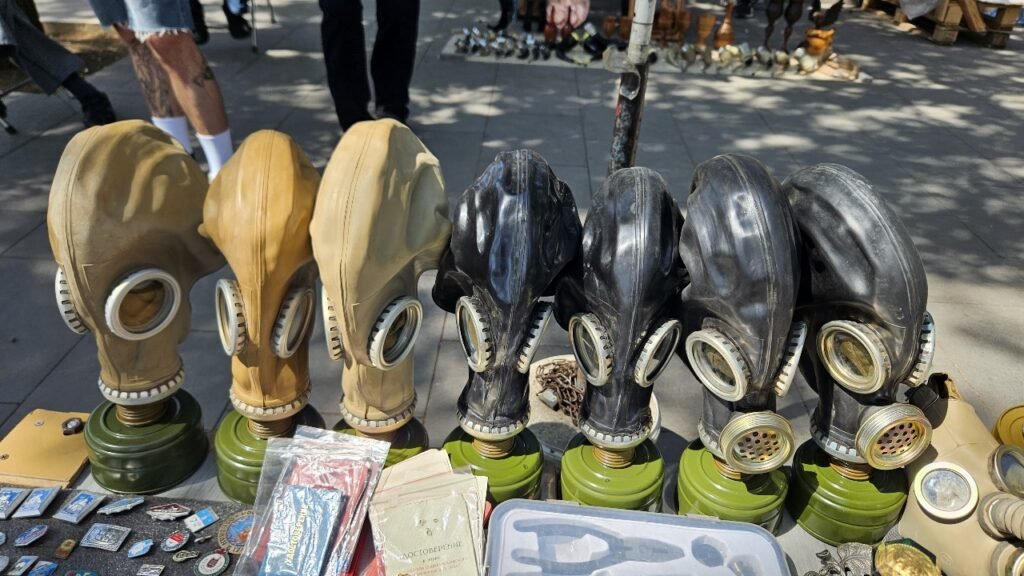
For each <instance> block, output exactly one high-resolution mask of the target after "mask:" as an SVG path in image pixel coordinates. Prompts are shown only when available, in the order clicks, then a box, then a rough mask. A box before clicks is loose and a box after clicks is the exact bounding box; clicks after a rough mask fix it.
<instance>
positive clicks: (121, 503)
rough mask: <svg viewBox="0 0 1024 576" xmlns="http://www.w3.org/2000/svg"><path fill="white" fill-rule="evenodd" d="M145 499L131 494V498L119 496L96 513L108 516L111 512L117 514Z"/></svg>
mask: <svg viewBox="0 0 1024 576" xmlns="http://www.w3.org/2000/svg"><path fill="white" fill-rule="evenodd" d="M145 501H146V499H145V498H143V497H142V496H132V497H131V498H121V499H120V500H117V501H114V502H111V503H110V504H107V505H106V506H104V507H103V508H100V509H99V510H97V511H96V513H97V514H103V515H104V516H110V515H111V514H118V513H120V512H127V511H129V510H131V509H132V508H135V507H136V506H138V505H139V504H142V503H143V502H145Z"/></svg>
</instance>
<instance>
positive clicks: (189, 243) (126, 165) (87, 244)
mask: <svg viewBox="0 0 1024 576" xmlns="http://www.w3.org/2000/svg"><path fill="white" fill-rule="evenodd" d="M206 189H207V180H206V176H205V175H204V174H203V172H202V170H200V169H199V166H198V165H197V164H196V163H195V161H194V160H193V159H192V158H191V157H190V156H189V155H188V154H186V153H185V151H184V150H183V149H182V148H181V147H180V146H178V145H176V144H175V143H173V141H172V140H171V138H170V137H169V136H167V135H166V134H165V133H164V132H162V131H160V130H159V129H157V128H155V127H153V126H151V125H149V124H146V123H144V122H141V121H135V120H132V121H125V122H117V123H115V124H110V125H107V126H99V127H95V128H91V129H89V130H86V131H84V132H81V133H79V134H78V135H76V136H75V137H74V138H73V139H72V140H71V142H70V143H69V144H68V146H67V148H66V149H65V151H64V155H63V156H62V157H61V161H60V165H59V166H58V167H57V173H56V175H55V176H54V180H53V186H52V188H51V190H50V202H49V208H48V210H47V228H48V232H49V237H50V248H51V249H52V250H53V255H54V258H55V259H56V260H57V266H58V269H57V277H56V281H55V289H56V296H57V305H58V306H59V308H60V312H61V314H62V315H63V317H64V321H65V322H66V323H67V325H68V327H69V328H71V329H72V330H74V331H75V332H78V333H84V332H85V331H86V330H90V331H92V332H93V334H94V335H95V337H96V345H97V348H98V357H99V363H100V379H99V385H100V391H101V392H102V393H103V396H104V397H105V398H106V399H107V400H110V401H111V402H113V403H114V404H117V405H119V406H121V407H124V406H129V407H141V406H146V405H153V404H155V403H158V402H159V401H161V400H163V399H166V398H168V397H170V396H171V395H172V394H174V392H175V391H176V390H178V388H180V387H181V384H182V381H183V378H184V369H183V367H182V362H181V358H180V357H179V356H178V350H177V346H178V344H179V343H180V342H181V341H183V340H184V339H185V336H186V335H187V334H188V329H189V320H190V315H191V306H190V305H189V299H188V296H189V291H190V290H191V289H192V285H193V284H194V283H195V282H196V280H197V279H199V278H200V277H201V276H204V275H206V274H208V273H210V272H211V271H213V270H216V269H217V268H219V267H220V266H222V265H223V260H222V259H221V258H220V255H219V254H218V253H217V251H216V249H215V248H214V247H213V245H212V244H210V243H209V242H208V241H207V240H206V239H205V238H203V237H202V236H200V235H199V232H198V227H199V224H200V222H201V220H202V215H203V198H204V196H205V195H206ZM131 414H135V415H136V416H138V417H139V418H140V419H142V420H147V421H148V420H152V417H153V415H152V414H149V415H148V416H142V415H139V414H137V413H136V411H132V410H128V411H126V412H124V413H122V412H121V411H119V415H121V416H125V417H126V423H145V422H131V420H132V416H131Z"/></svg>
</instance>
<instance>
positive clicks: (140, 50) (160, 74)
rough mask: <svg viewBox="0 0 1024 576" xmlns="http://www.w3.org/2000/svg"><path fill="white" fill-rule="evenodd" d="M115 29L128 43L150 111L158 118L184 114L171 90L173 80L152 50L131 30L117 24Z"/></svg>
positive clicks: (136, 73) (143, 95)
mask: <svg viewBox="0 0 1024 576" xmlns="http://www.w3.org/2000/svg"><path fill="white" fill-rule="evenodd" d="M114 29H115V30H116V31H117V34H118V35H119V36H120V37H121V40H122V41H123V42H124V43H125V44H127V45H128V51H129V53H130V54H131V56H132V66H133V67H134V68H135V75H136V76H137V77H138V78H139V87H140V88H141V89H142V97H143V98H145V99H146V105H147V106H149V113H150V114H151V115H152V116H156V117H158V118H166V117H170V116H184V115H185V113H184V112H183V111H182V109H181V104H178V99H177V98H175V97H174V92H172V91H171V82H170V80H169V79H168V78H167V74H166V73H165V72H164V69H163V67H162V66H161V65H160V63H159V62H157V60H156V58H155V57H154V56H153V52H152V50H150V49H149V47H148V46H146V45H145V44H143V43H142V42H139V39H138V38H136V37H135V34H134V33H132V31H131V30H128V29H127V28H124V27H122V26H120V25H117V24H115V25H114Z"/></svg>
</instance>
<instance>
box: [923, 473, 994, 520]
mask: <svg viewBox="0 0 1024 576" xmlns="http://www.w3.org/2000/svg"><path fill="white" fill-rule="evenodd" d="M914 495H915V496H916V497H917V501H918V503H919V504H920V505H921V508H923V509H924V511H925V512H927V513H928V514H929V515H930V516H932V517H935V518H938V519H940V520H960V519H963V518H966V517H967V516H968V515H969V514H970V513H971V512H973V511H974V508H975V506H977V505H978V486H977V484H976V483H975V482H974V478H972V477H971V475H970V474H969V473H968V472H967V471H966V470H964V469H963V468H961V467H960V466H958V465H956V464H953V463H952V462H932V463H931V464H928V465H927V466H924V467H923V468H921V470H919V471H918V473H917V476H916V477H915V478H914Z"/></svg>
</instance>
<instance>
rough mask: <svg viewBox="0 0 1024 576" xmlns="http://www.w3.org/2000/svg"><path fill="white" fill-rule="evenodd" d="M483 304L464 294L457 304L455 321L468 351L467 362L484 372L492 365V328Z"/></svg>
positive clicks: (464, 349)
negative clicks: (486, 318)
mask: <svg viewBox="0 0 1024 576" xmlns="http://www.w3.org/2000/svg"><path fill="white" fill-rule="evenodd" d="M482 308H483V306H482V305H481V303H480V300H479V299H478V298H476V297H475V296H463V297H462V298H459V302H458V304H456V305H455V323H456V325H457V326H458V328H459V342H461V343H462V350H463V352H465V353H466V362H468V363H469V367H470V369H472V370H473V371H474V372H483V371H484V370H486V369H487V368H488V367H489V366H490V365H491V352H492V349H493V347H492V346H491V330H490V326H489V325H488V323H487V320H485V319H484V316H483V314H481V313H480V310H481V309H482Z"/></svg>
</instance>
